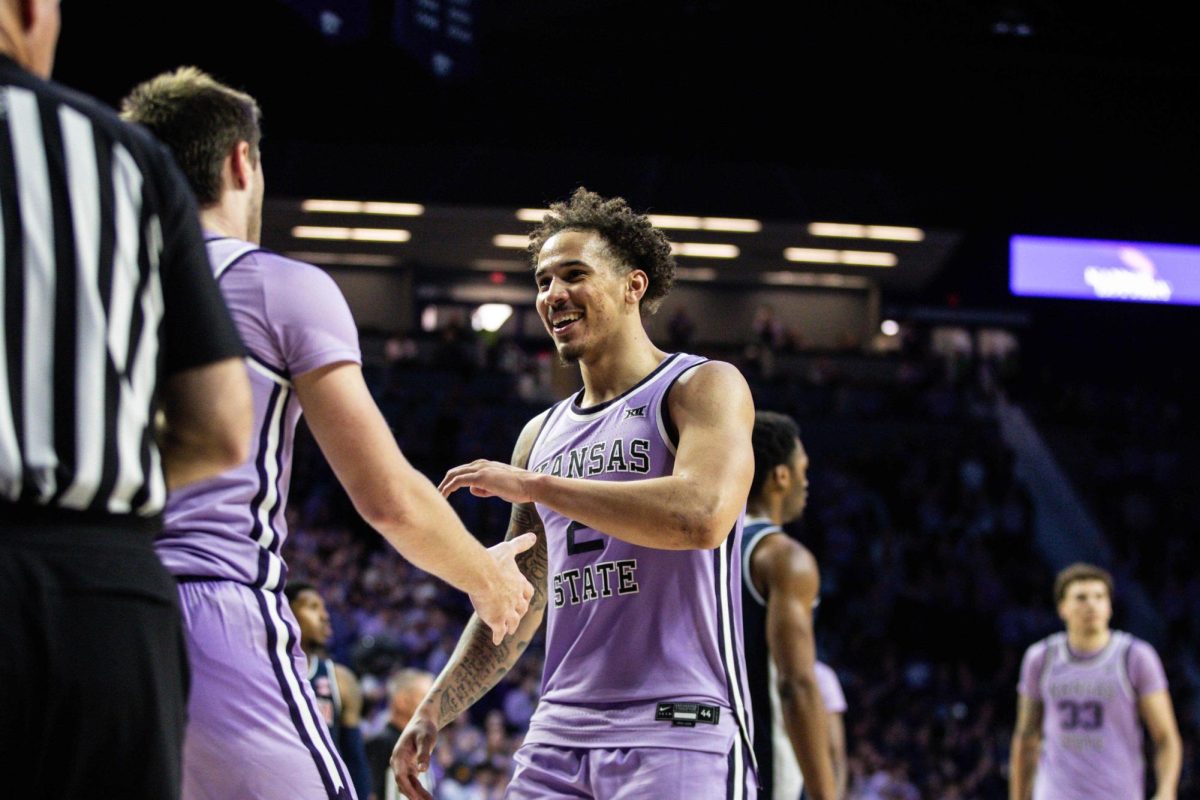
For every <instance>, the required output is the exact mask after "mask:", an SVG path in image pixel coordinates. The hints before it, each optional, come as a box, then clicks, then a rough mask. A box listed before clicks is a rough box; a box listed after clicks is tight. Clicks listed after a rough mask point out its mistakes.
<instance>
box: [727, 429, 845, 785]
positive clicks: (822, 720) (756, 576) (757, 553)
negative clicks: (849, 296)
mask: <svg viewBox="0 0 1200 800" xmlns="http://www.w3.org/2000/svg"><path fill="white" fill-rule="evenodd" d="M807 497H808V454H807V453H806V452H805V451H804V445H803V444H801V443H800V429H799V427H798V426H797V425H796V423H795V421H794V420H792V418H791V417H788V416H786V415H784V414H777V413H775V412H773V411H759V412H758V413H757V414H755V415H754V485H753V488H751V490H750V497H749V500H748V501H747V503H746V529H745V531H744V533H743V535H742V558H741V563H742V612H743V618H744V620H745V634H746V653H747V656H746V670H747V675H748V676H749V682H750V693H751V698H752V701H753V704H754V710H755V714H754V728H755V730H754V752H755V755H756V756H757V758H758V765H759V784H760V790H759V797H760V798H762V800H795V798H798V797H799V796H800V790H801V786H803V788H804V790H805V791H806V792H807V793H808V796H809V797H810V798H812V799H813V800H831V798H833V797H834V791H835V784H834V772H833V763H832V761H831V760H830V757H829V755H830V751H829V733H828V726H827V722H826V719H827V717H826V712H825V704H824V702H823V701H822V698H821V691H820V685H819V684H818V682H817V676H816V672H815V667H814V664H815V662H816V642H815V640H814V638H813V622H812V620H813V617H812V612H813V606H814V605H815V604H816V601H817V592H818V590H819V589H820V583H821V578H820V573H819V572H818V570H817V561H816V559H815V558H813V555H812V553H810V552H809V551H808V548H806V547H805V546H804V545H802V544H800V543H799V542H798V541H796V540H795V539H793V538H791V537H790V536H788V535H787V533H786V532H785V531H784V530H783V527H782V526H783V525H784V523H787V522H791V521H793V520H795V519H798V518H799V517H800V514H801V513H803V511H804V505H805V502H806V500H807Z"/></svg>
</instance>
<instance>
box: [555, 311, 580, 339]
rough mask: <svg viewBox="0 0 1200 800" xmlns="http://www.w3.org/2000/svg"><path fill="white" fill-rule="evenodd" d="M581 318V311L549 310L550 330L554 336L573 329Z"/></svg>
mask: <svg viewBox="0 0 1200 800" xmlns="http://www.w3.org/2000/svg"><path fill="white" fill-rule="evenodd" d="M581 320H583V312H582V311H577V310H570V311H552V312H550V330H551V332H552V333H553V334H554V335H555V336H562V335H564V334H566V333H567V332H568V331H571V330H574V329H575V327H576V325H577V323H579V322H580V321H581Z"/></svg>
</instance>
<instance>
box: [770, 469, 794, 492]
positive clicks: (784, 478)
mask: <svg viewBox="0 0 1200 800" xmlns="http://www.w3.org/2000/svg"><path fill="white" fill-rule="evenodd" d="M771 477H772V478H774V479H775V483H776V484H777V485H778V486H779V488H780V489H787V488H788V487H789V486H791V485H792V471H791V470H790V469H788V465H787V464H776V465H775V468H774V469H773V470H771Z"/></svg>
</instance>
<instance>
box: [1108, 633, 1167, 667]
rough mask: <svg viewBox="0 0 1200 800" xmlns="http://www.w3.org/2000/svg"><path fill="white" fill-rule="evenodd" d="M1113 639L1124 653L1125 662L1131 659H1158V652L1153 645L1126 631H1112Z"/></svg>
mask: <svg viewBox="0 0 1200 800" xmlns="http://www.w3.org/2000/svg"><path fill="white" fill-rule="evenodd" d="M1113 638H1114V639H1115V640H1116V642H1117V646H1118V647H1120V649H1121V650H1122V651H1123V652H1124V653H1125V657H1126V661H1128V660H1129V659H1131V658H1137V657H1144V656H1150V657H1152V658H1155V659H1158V658H1159V655H1158V650H1156V649H1155V647H1154V645H1152V644H1150V642H1148V641H1146V640H1145V639H1143V638H1141V637H1139V636H1136V635H1134V634H1132V633H1129V632H1128V631H1118V630H1114V631H1113Z"/></svg>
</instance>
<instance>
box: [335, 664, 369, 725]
mask: <svg viewBox="0 0 1200 800" xmlns="http://www.w3.org/2000/svg"><path fill="white" fill-rule="evenodd" d="M334 675H335V676H336V678H337V682H338V693H339V694H340V695H341V698H342V724H343V725H345V726H346V727H347V728H353V727H355V726H357V725H358V724H359V723H360V722H361V721H362V704H363V698H362V687H361V686H360V685H359V683H358V678H357V677H356V676H355V674H354V673H353V672H351V671H350V669H349V668H348V667H345V666H343V665H341V664H334Z"/></svg>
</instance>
